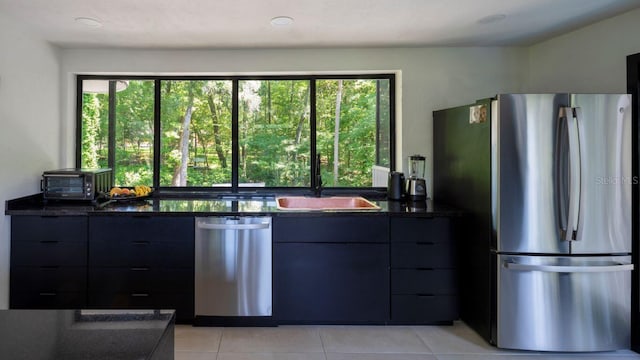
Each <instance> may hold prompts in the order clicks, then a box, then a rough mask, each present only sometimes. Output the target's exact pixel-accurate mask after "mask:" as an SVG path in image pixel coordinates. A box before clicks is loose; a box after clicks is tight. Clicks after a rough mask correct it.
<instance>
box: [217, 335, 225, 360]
mask: <svg viewBox="0 0 640 360" xmlns="http://www.w3.org/2000/svg"><path fill="white" fill-rule="evenodd" d="M224 329H225V328H224V327H221V328H220V340H218V349H217V351H216V360H218V358H219V357H220V350H221V349H222V337H223V336H224V333H225V331H224Z"/></svg>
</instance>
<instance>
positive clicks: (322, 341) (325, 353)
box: [316, 326, 329, 360]
mask: <svg viewBox="0 0 640 360" xmlns="http://www.w3.org/2000/svg"><path fill="white" fill-rule="evenodd" d="M320 330H322V329H321V327H319V326H316V331H317V332H318V337H319V338H320V344H321V345H322V354H323V355H324V360H328V359H329V357H327V349H325V347H324V339H322V331H320Z"/></svg>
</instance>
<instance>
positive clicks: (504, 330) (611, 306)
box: [497, 255, 633, 351]
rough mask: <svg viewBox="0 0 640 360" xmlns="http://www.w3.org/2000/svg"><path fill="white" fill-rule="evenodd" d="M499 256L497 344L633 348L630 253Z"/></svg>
mask: <svg viewBox="0 0 640 360" xmlns="http://www.w3.org/2000/svg"><path fill="white" fill-rule="evenodd" d="M497 256H498V261H497V266H498V272H497V273H498V283H497V285H498V296H497V301H498V303H497V309H498V314H497V346H498V347H501V348H508V349H522V350H537V351H608V350H617V349H628V348H629V345H630V330H631V325H630V315H631V270H632V269H633V265H631V257H630V256H608V257H544V256H509V255H497Z"/></svg>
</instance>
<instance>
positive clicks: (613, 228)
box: [571, 94, 632, 254]
mask: <svg viewBox="0 0 640 360" xmlns="http://www.w3.org/2000/svg"><path fill="white" fill-rule="evenodd" d="M571 105H572V107H573V109H574V112H575V116H576V120H577V124H578V136H579V142H580V173H581V175H580V178H581V187H580V206H579V212H578V227H577V233H576V236H575V241H572V242H571V253H573V254H597V253H600V254H604V253H630V252H631V185H632V173H631V145H632V144H631V134H632V129H631V95H626V94H625V95H594V94H587V95H571Z"/></svg>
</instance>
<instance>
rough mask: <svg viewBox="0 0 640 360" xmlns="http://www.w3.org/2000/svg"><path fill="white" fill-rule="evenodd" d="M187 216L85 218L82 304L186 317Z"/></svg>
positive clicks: (190, 250)
mask: <svg viewBox="0 0 640 360" xmlns="http://www.w3.org/2000/svg"><path fill="white" fill-rule="evenodd" d="M193 221H194V220H193V218H191V217H159V216H156V217H151V216H150V217H137V216H93V217H90V222H89V239H90V240H89V268H88V305H89V306H90V307H93V308H153V309H175V310H176V319H177V320H178V321H180V322H190V321H192V320H193V313H194V308H193V307H194V304H193V293H194V222H193Z"/></svg>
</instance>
